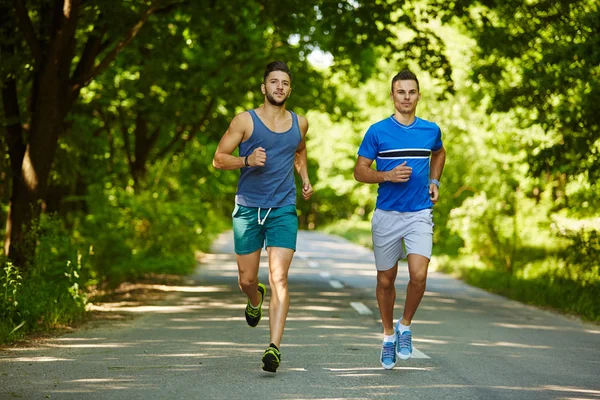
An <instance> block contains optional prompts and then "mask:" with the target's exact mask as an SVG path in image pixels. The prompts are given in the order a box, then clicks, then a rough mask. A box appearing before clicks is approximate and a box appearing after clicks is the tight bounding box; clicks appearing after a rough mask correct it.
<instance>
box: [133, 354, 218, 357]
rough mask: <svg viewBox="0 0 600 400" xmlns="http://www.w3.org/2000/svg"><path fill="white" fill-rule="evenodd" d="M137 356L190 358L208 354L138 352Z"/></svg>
mask: <svg viewBox="0 0 600 400" xmlns="http://www.w3.org/2000/svg"><path fill="white" fill-rule="evenodd" d="M137 356H138V357H159V358H164V357H190V358H195V357H207V356H208V354H207V353H178V354H138V355H137Z"/></svg>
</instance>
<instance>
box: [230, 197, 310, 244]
mask: <svg viewBox="0 0 600 400" xmlns="http://www.w3.org/2000/svg"><path fill="white" fill-rule="evenodd" d="M269 210H270V211H269ZM232 216H233V245H234V250H235V253H236V254H239V255H244V254H250V253H254V252H255V251H256V250H258V249H261V248H263V247H283V248H286V249H292V250H294V251H296V238H297V236H298V214H297V213H296V206H295V205H294V204H292V205H289V206H283V207H276V208H270V209H269V208H260V209H259V208H257V207H246V206H241V205H239V204H236V205H235V209H234V210H233V214H232Z"/></svg>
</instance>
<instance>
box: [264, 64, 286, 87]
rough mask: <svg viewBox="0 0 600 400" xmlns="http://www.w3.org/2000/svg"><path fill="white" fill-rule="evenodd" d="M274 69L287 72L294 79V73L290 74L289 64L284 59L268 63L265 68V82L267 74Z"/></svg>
mask: <svg viewBox="0 0 600 400" xmlns="http://www.w3.org/2000/svg"><path fill="white" fill-rule="evenodd" d="M273 71H282V72H285V73H286V74H288V76H289V77H290V80H292V74H290V69H289V68H288V66H287V64H286V63H285V62H283V61H273V62H270V63H269V64H267V67H266V68H265V76H264V79H263V80H264V81H265V82H266V81H267V76H269V74H270V73H271V72H273Z"/></svg>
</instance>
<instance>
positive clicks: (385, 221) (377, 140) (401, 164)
mask: <svg viewBox="0 0 600 400" xmlns="http://www.w3.org/2000/svg"><path fill="white" fill-rule="evenodd" d="M390 98H391V100H392V101H393V103H394V108H395V111H394V114H393V115H391V116H390V117H389V118H386V119H384V120H383V121H380V122H377V123H376V124H373V125H371V127H370V128H369V129H368V130H367V132H366V134H365V136H364V138H363V141H362V143H361V145H360V147H359V149H358V159H357V161H356V166H355V169H354V178H355V179H356V180H357V181H359V182H364V183H377V184H379V189H378V192H377V204H376V209H375V212H374V213H373V217H372V220H371V226H372V237H373V249H374V254H375V265H376V267H377V289H376V295H377V303H378V305H379V313H380V315H381V321H382V323H383V346H382V349H381V354H380V361H381V365H382V366H383V368H385V369H392V368H394V366H395V365H396V360H397V358H400V359H403V360H407V359H409V358H410V357H411V355H412V332H411V322H412V319H413V316H414V315H415V312H416V311H417V308H418V307H419V303H420V302H421V299H422V298H423V294H424V293H425V283H426V279H427V268H428V266H429V260H430V258H431V249H432V244H433V217H432V213H433V210H432V208H433V205H434V204H435V203H436V202H437V200H438V198H439V187H440V182H439V181H440V177H441V176H442V170H443V169H444V163H445V161H446V151H445V150H444V146H443V145H442V133H441V130H440V128H439V127H438V126H437V125H436V124H435V123H433V122H429V121H426V120H424V119H421V118H418V117H416V115H415V113H416V109H417V104H418V102H419V100H420V98H421V94H420V92H419V81H418V80H417V77H416V76H415V74H413V73H412V72H410V71H408V70H403V71H401V72H400V73H398V74H397V75H396V76H394V78H393V79H392V91H391V93H390ZM375 160H377V163H376V165H377V167H376V170H375V169H373V168H371V165H372V164H373V161H375ZM405 257H408V272H409V276H410V280H409V283H408V287H407V290H406V301H405V303H404V312H403V314H402V318H401V319H399V320H398V322H397V323H396V325H395V326H394V322H393V317H394V304H395V302H396V287H395V282H396V274H397V272H398V260H401V259H403V258H405Z"/></svg>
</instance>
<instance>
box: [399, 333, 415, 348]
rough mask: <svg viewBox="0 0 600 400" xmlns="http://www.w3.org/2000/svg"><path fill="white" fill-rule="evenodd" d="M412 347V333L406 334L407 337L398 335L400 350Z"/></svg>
mask: <svg viewBox="0 0 600 400" xmlns="http://www.w3.org/2000/svg"><path fill="white" fill-rule="evenodd" d="M411 345H412V333H410V332H409V333H408V335H406V334H403V335H400V348H401V349H402V348H406V349H410V348H411Z"/></svg>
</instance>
